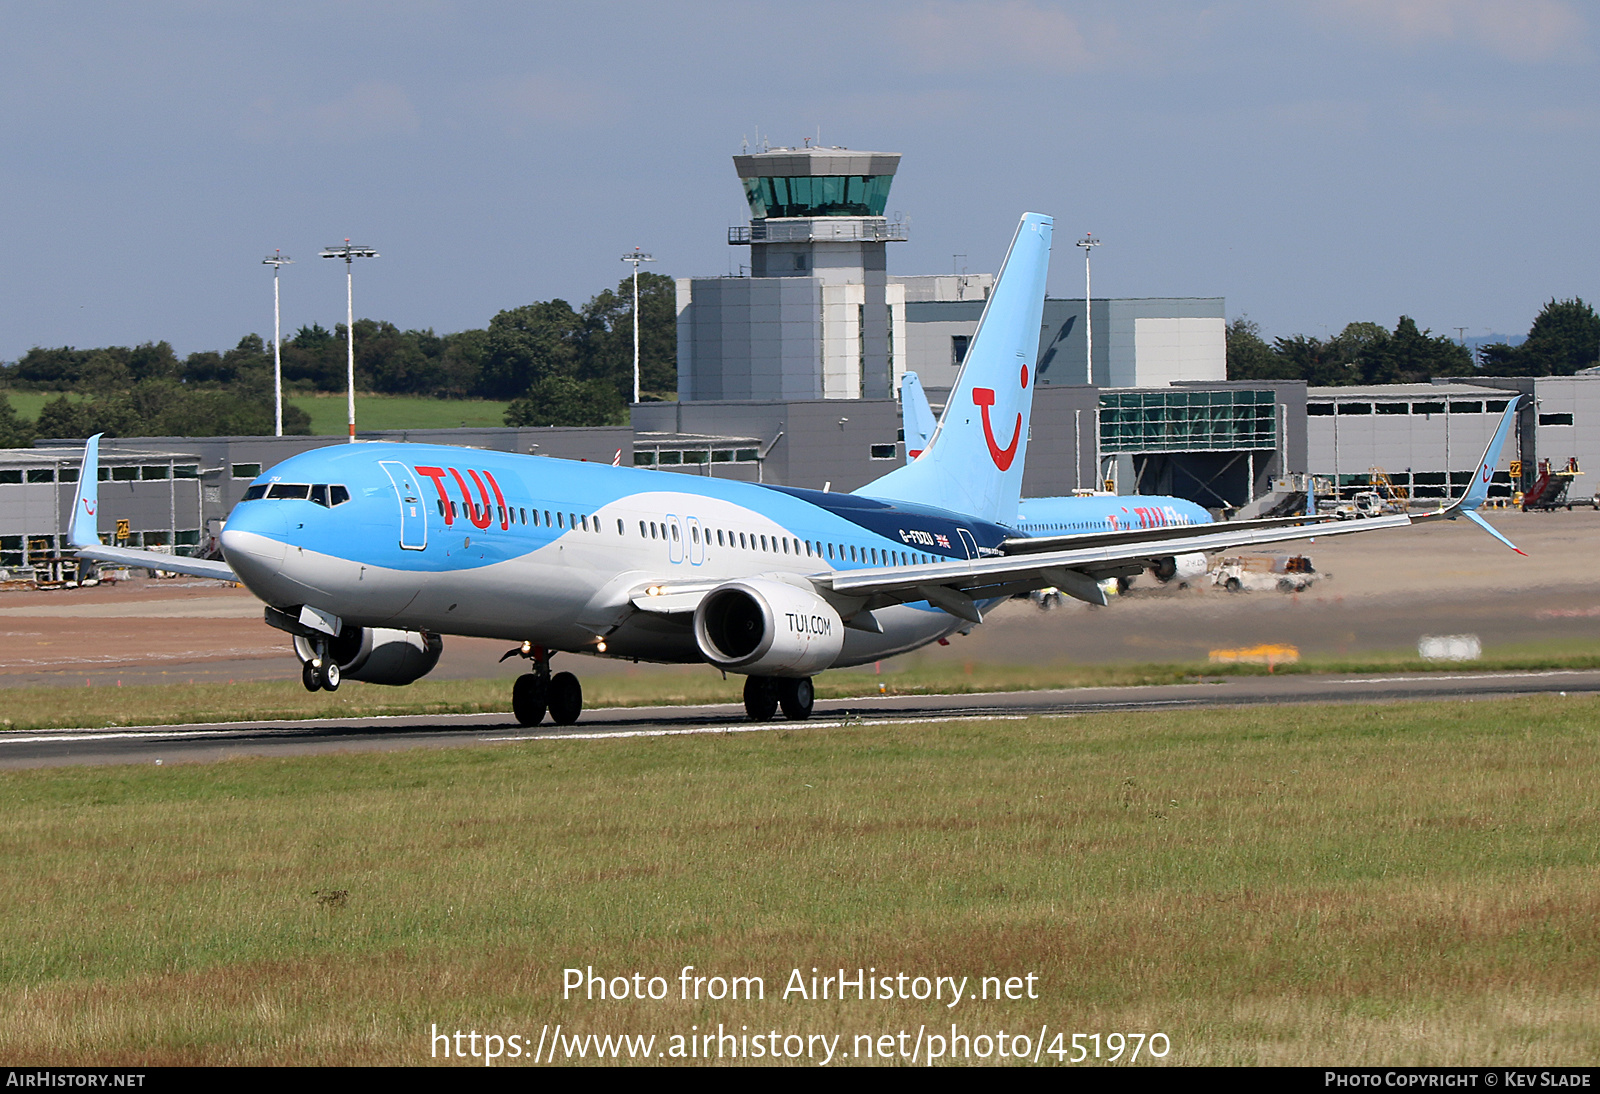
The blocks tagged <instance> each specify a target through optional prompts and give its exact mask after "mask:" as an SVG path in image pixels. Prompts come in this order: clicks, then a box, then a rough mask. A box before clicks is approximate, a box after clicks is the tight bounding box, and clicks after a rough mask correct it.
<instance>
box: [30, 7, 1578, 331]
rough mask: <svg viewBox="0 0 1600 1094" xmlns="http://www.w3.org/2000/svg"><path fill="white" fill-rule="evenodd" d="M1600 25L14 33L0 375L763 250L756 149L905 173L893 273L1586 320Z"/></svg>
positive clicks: (701, 269) (697, 12)
mask: <svg viewBox="0 0 1600 1094" xmlns="http://www.w3.org/2000/svg"><path fill="white" fill-rule="evenodd" d="M1593 10H1594V9H1593V8H1591V7H1589V6H1587V5H1581V4H1578V3H1569V2H1565V0H1517V2H1500V0H1305V2H1301V3H1294V4H1282V3H1257V2H1247V0H1238V2H1218V3H1166V2H1159V0H1151V2H1135V3H1127V2H1123V3H1095V2H1083V3H1048V2H1043V0H1035V2H1029V0H997V2H973V3H953V2H903V3H900V2H882V3H875V4H861V3H850V4H847V3H808V4H803V5H797V4H793V3H783V4H776V3H763V2H752V0H741V2H738V3H684V4H673V3H660V2H657V3H651V4H636V3H609V4H607V3H601V4H590V5H573V4H549V5H544V4H531V3H518V4H496V3H477V4H474V3H447V2H426V3H424V2H418V3H402V2H395V3H366V2H346V3H314V4H313V3H304V4H302V3H293V2H283V3H277V4H273V5H243V4H223V3H202V2H192V3H175V2H168V3H160V2H151V3H145V4H139V5H126V4H110V3H100V4H97V3H78V4H74V5H70V6H67V5H34V4H25V3H17V2H8V3H4V4H3V5H0V20H3V22H0V31H3V33H0V88H3V94H4V99H5V103H6V109H5V110H4V111H3V112H0V135H3V139H4V147H5V148H6V150H7V152H6V155H5V156H4V157H0V183H3V190H0V192H3V193H4V194H5V196H6V200H5V202H4V204H3V207H0V225H3V234H0V243H3V246H4V258H5V261H4V264H3V266H0V359H4V360H7V361H10V360H15V359H16V357H18V356H19V355H20V354H22V353H23V352H25V351H26V350H27V349H28V348H29V347H30V346H33V345H47V346H55V345H77V346H93V345H105V344H133V343H137V342H141V341H146V340H150V339H159V338H166V339H168V340H170V341H171V342H172V343H173V344H174V346H175V347H176V348H177V349H178V351H179V352H180V353H187V352H190V351H193V350H198V349H212V348H222V347H226V346H229V345H232V344H233V343H234V342H235V341H236V340H237V339H238V338H239V336H240V335H241V334H244V333H247V332H250V331H256V332H260V333H263V334H270V327H271V321H272V310H271V308H272V299H271V284H270V282H271V274H270V270H269V269H267V268H266V267H263V266H261V265H260V260H261V258H262V257H263V256H264V255H265V254H267V253H269V252H271V251H272V250H273V249H274V248H281V249H282V250H283V251H284V252H285V253H286V254H289V255H291V256H293V257H294V258H295V259H296V264H295V265H293V266H289V267H286V268H285V272H284V277H283V296H284V323H285V327H286V329H291V330H292V329H293V328H294V327H296V326H298V325H299V324H301V323H306V322H311V321H320V322H322V323H323V324H324V325H327V326H331V325H332V324H333V323H334V322H337V321H342V319H343V314H344V299H343V289H344V286H343V278H342V273H343V271H342V269H340V268H339V267H340V264H339V263H336V262H331V261H326V260H320V259H318V258H317V257H316V252H317V251H318V250H319V249H320V248H322V247H323V246H326V245H328V244H330V243H334V242H336V241H339V240H342V239H344V238H345V237H347V236H348V237H350V238H352V239H353V240H354V241H355V242H357V243H367V244H370V245H372V246H375V247H377V248H378V249H379V250H380V251H381V252H382V257H381V258H379V259H376V260H374V261H371V262H367V263H364V264H363V265H360V266H358V267H357V270H356V273H357V277H356V311H357V314H358V315H366V316H373V317H379V318H386V319H390V320H392V321H394V322H396V323H398V324H400V325H401V326H403V327H432V328H434V329H435V330H438V331H447V330H460V329H463V328H466V327H473V326H482V325H484V324H485V323H486V322H487V321H488V319H489V318H490V317H491V316H492V315H493V314H494V313H495V312H496V311H498V310H500V309H502V308H507V307H514V306H517V305H519V304H523V303H527V302H529V301H531V300H535V299H546V298H549V297H552V296H563V297H566V298H567V299H569V300H571V301H572V302H574V303H579V302H581V301H583V300H585V299H587V298H588V297H589V296H591V295H592V294H593V293H595V292H596V291H598V290H600V289H602V288H604V287H606V286H608V285H612V284H615V283H616V282H617V281H618V280H619V279H620V277H621V276H622V274H623V273H624V272H625V271H626V267H625V266H623V264H622V263H620V262H619V261H618V256H619V255H621V254H622V253H623V252H625V251H627V250H629V249H631V248H632V247H633V246H635V245H639V246H641V247H643V248H644V249H646V250H648V251H651V252H653V253H654V254H655V255H656V257H657V260H658V261H657V262H656V263H655V265H654V267H653V268H654V269H656V270H658V271H660V272H662V273H668V274H672V275H676V276H683V275H691V274H694V275H709V274H719V273H726V272H728V270H729V268H730V264H731V265H732V267H733V268H734V269H737V266H738V264H739V263H740V262H741V261H746V260H747V259H746V254H747V252H746V251H745V250H744V249H742V248H730V247H729V246H728V245H727V244H726V242H724V240H725V238H726V229H727V227H728V226H729V225H731V224H736V223H740V222H742V220H743V219H744V217H745V215H746V213H745V209H744V205H743V201H742V198H741V192H740V190H739V187H738V184H737V181H736V179H735V177H734V174H733V170H732V165H731V163H730V161H729V156H731V155H732V154H735V153H737V152H738V151H739V150H740V146H741V142H742V141H743V140H746V139H748V140H750V141H752V142H755V141H758V140H760V139H766V140H769V141H771V143H773V144H791V143H799V142H800V141H801V139H802V138H803V137H806V136H812V137H815V135H816V134H817V132H818V130H819V127H820V132H821V138H822V141H823V143H825V144H840V145H846V146H849V147H852V148H875V149H881V150H886V151H897V152H901V153H903V154H904V159H903V160H902V162H901V169H900V175H899V177H898V179H897V180H896V183H895V188H894V191H893V193H892V195H891V197H890V208H891V211H899V212H900V213H902V214H903V215H904V216H905V217H907V218H909V219H910V221H911V229H910V235H911V240H910V242H907V243H902V244H897V245H893V246H892V247H891V251H890V269H891V272H894V273H902V274H912V273H936V272H942V271H946V270H949V269H951V267H952V262H953V259H952V256H953V255H956V254H963V255H965V256H966V258H965V260H964V261H965V265H966V266H967V267H968V268H969V269H971V270H993V269H994V268H995V267H996V266H997V265H998V263H999V259H1000V257H1001V255H1002V253H1003V251H1004V249H1005V246H1006V243H1007V242H1008V241H1009V239H1010V235H1011V231H1012V229H1013V227H1014V226H1015V223H1016V219H1017V216H1018V215H1019V214H1020V213H1021V212H1022V211H1024V210H1026V209H1036V210H1040V211H1043V212H1048V213H1052V214H1054V215H1055V216H1056V218H1057V222H1058V244H1059V245H1058V248H1057V253H1056V256H1055V263H1054V268H1053V272H1052V276H1051V291H1052V294H1054V295H1060V296H1067V295H1079V294H1081V292H1082V275H1083V266H1082V261H1081V258H1080V252H1078V251H1077V249H1076V248H1072V247H1070V241H1071V240H1073V239H1076V238H1077V237H1078V236H1080V235H1081V234H1082V233H1083V232H1084V231H1085V230H1092V231H1093V232H1094V233H1095V234H1096V235H1097V236H1100V237H1101V238H1102V239H1103V240H1104V245H1103V246H1102V247H1100V248H1099V249H1097V250H1096V252H1095V256H1094V262H1095V291H1096V295H1097V296H1098V295H1102V294H1104V295H1115V296H1165V295H1179V296H1224V297H1226V298H1227V304H1228V314H1229V316H1230V317H1231V316H1237V315H1239V314H1241V313H1246V314H1248V315H1249V316H1250V317H1251V318H1252V319H1254V320H1256V321H1257V322H1259V323H1260V324H1261V325H1262V327H1263V329H1264V330H1265V331H1266V332H1267V333H1269V334H1292V333H1300V332H1303V333H1307V334H1313V335H1319V336H1320V335H1322V334H1323V333H1324V332H1325V330H1326V331H1333V332H1336V331H1337V330H1338V329H1339V328H1341V327H1342V326H1343V325H1344V324H1345V323H1347V322H1350V321H1353V320H1373V321H1377V322H1382V323H1385V324H1388V325H1393V323H1394V321H1395V319H1396V318H1397V317H1398V316H1399V315H1400V314H1401V313H1402V312H1405V313H1408V314H1410V315H1413V316H1414V317H1416V319H1417V320H1418V321H1419V322H1420V323H1421V324H1423V325H1424V326H1428V327H1431V328H1433V329H1434V330H1435V331H1436V332H1448V333H1450V334H1452V335H1453V334H1454V328H1456V327H1458V326H1464V327H1466V328H1467V332H1466V333H1467V335H1468V336H1469V337H1471V336H1472V335H1474V334H1482V333H1485V332H1487V331H1489V330H1495V331H1503V332H1508V333H1519V332H1522V331H1525V330H1526V328H1527V326H1528V323H1529V322H1530V321H1531V320H1532V318H1533V316H1534V315H1535V314H1536V313H1537V311H1538V309H1539V307H1540V305H1541V304H1542V303H1543V302H1544V301H1545V300H1548V299H1550V298H1551V297H1552V296H1556V297H1568V296H1572V295H1574V294H1576V295H1581V296H1583V297H1584V298H1585V299H1588V300H1594V299H1595V298H1596V297H1597V296H1600V287H1597V285H1596V283H1595V282H1596V276H1595V269H1596V261H1597V255H1600V246H1597V244H1600V228H1597V221H1596V217H1595V215H1594V213H1593V211H1592V207H1593V193H1594V191H1595V189H1596V186H1597V185H1600V140H1597V137H1600V95H1597V91H1600V82H1597V79H1596V75H1597V68H1596V56H1595V50H1596V44H1597V43H1596V33H1595V26H1594V24H1595V18H1596V17H1595V16H1594V15H1592V14H1591V12H1592V11H1593Z"/></svg>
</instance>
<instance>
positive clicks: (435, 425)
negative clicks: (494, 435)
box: [289, 395, 511, 437]
mask: <svg viewBox="0 0 1600 1094" xmlns="http://www.w3.org/2000/svg"><path fill="white" fill-rule="evenodd" d="M289 402H291V403H293V404H294V405H295V406H297V407H299V408H300V409H301V410H304V411H305V412H306V413H307V414H309V415H311V432H312V433H314V434H316V435H318V436H339V437H342V436H344V435H345V433H346V432H347V430H348V428H349V421H350V418H349V404H348V402H347V401H346V399H345V396H343V395H296V396H294V397H292V398H290V399H289ZM510 405H511V404H510V403H503V402H496V401H494V400H492V399H424V398H420V397H414V396H408V395H357V396H356V428H357V429H456V428H459V427H461V426H473V427H481V426H495V427H503V426H504V425H505V424H506V407H508V406H510Z"/></svg>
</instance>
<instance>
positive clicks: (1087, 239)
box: [1078, 232, 1100, 384]
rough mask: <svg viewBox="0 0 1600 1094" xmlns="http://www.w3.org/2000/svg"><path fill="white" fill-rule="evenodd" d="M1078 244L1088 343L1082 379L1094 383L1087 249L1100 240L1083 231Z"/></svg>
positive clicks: (1097, 244) (1085, 330) (1092, 333)
mask: <svg viewBox="0 0 1600 1094" xmlns="http://www.w3.org/2000/svg"><path fill="white" fill-rule="evenodd" d="M1078 246H1080V247H1082V248H1083V336H1084V339H1085V340H1086V341H1087V343H1088V349H1087V350H1086V351H1085V353H1084V358H1083V360H1084V365H1083V367H1084V379H1083V382H1084V383H1086V384H1092V383H1094V300H1093V298H1092V297H1091V296H1090V295H1089V251H1090V249H1091V248H1094V247H1098V246H1100V241H1099V240H1098V239H1096V238H1095V237H1094V233H1093V232H1085V233H1083V238H1082V239H1080V240H1078Z"/></svg>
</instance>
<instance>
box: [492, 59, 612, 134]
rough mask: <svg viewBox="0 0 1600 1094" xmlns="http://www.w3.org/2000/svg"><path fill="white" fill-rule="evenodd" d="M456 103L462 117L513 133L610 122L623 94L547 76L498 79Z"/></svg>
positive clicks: (579, 81) (597, 86) (555, 76)
mask: <svg viewBox="0 0 1600 1094" xmlns="http://www.w3.org/2000/svg"><path fill="white" fill-rule="evenodd" d="M461 103H462V107H463V109H464V110H465V111H466V112H467V113H469V114H472V115H476V116H478V117H479V118H482V119H485V120H490V121H494V122H497V123H499V124H501V125H503V126H505V127H506V128H507V129H509V130H511V131H512V132H516V133H521V132H525V131H526V130H528V129H530V128H542V127H545V126H577V125H590V124H593V123H596V122H604V121H611V120H614V119H615V118H616V117H618V116H619V115H620V114H621V113H622V111H623V107H624V100H623V96H622V95H621V94H620V93H619V92H618V91H617V90H616V89H614V88H612V87H606V86H601V85H598V84H595V83H594V82H592V81H589V80H585V79H582V78H579V77H570V76H558V75H554V74H551V73H529V74H526V75H521V76H502V77H499V78H496V79H493V80H487V81H484V82H482V83H478V84H474V85H472V86H470V87H468V88H466V89H465V90H464V92H463V93H462V99H461Z"/></svg>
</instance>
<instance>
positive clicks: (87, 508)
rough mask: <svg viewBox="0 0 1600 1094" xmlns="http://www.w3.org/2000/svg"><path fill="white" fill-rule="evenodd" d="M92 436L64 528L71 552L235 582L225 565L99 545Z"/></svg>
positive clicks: (96, 443) (96, 449)
mask: <svg viewBox="0 0 1600 1094" xmlns="http://www.w3.org/2000/svg"><path fill="white" fill-rule="evenodd" d="M101 436H102V434H99V433H96V434H95V435H94V436H93V437H90V438H89V439H88V441H86V442H85V443H84V446H83V466H82V467H81V468H80V469H79V471H78V496H77V498H76V499H75V500H74V501H73V503H72V523H71V524H69V525H68V526H67V542H68V543H70V544H71V545H72V547H73V548H74V553H75V554H76V555H77V556H78V557H79V558H82V559H88V560H89V561H91V562H109V563H111V564H112V565H114V566H134V567H138V568H139V569H144V570H166V571H169V572H170V573H175V574H192V575H194V576H195V577H213V578H217V579H218V580H221V581H238V580H239V575H238V574H236V573H234V572H233V567H231V566H229V565H228V564H227V563H226V562H214V561H212V560H210V559H205V558H189V557H187V556H185V555H172V554H167V553H166V552H164V551H135V550H132V549H131V548H127V547H107V546H105V545H104V544H102V543H101V542H100V533H99V531H98V529H97V525H96V522H97V520H98V517H97V514H98V513H99V512H100V438H101Z"/></svg>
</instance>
